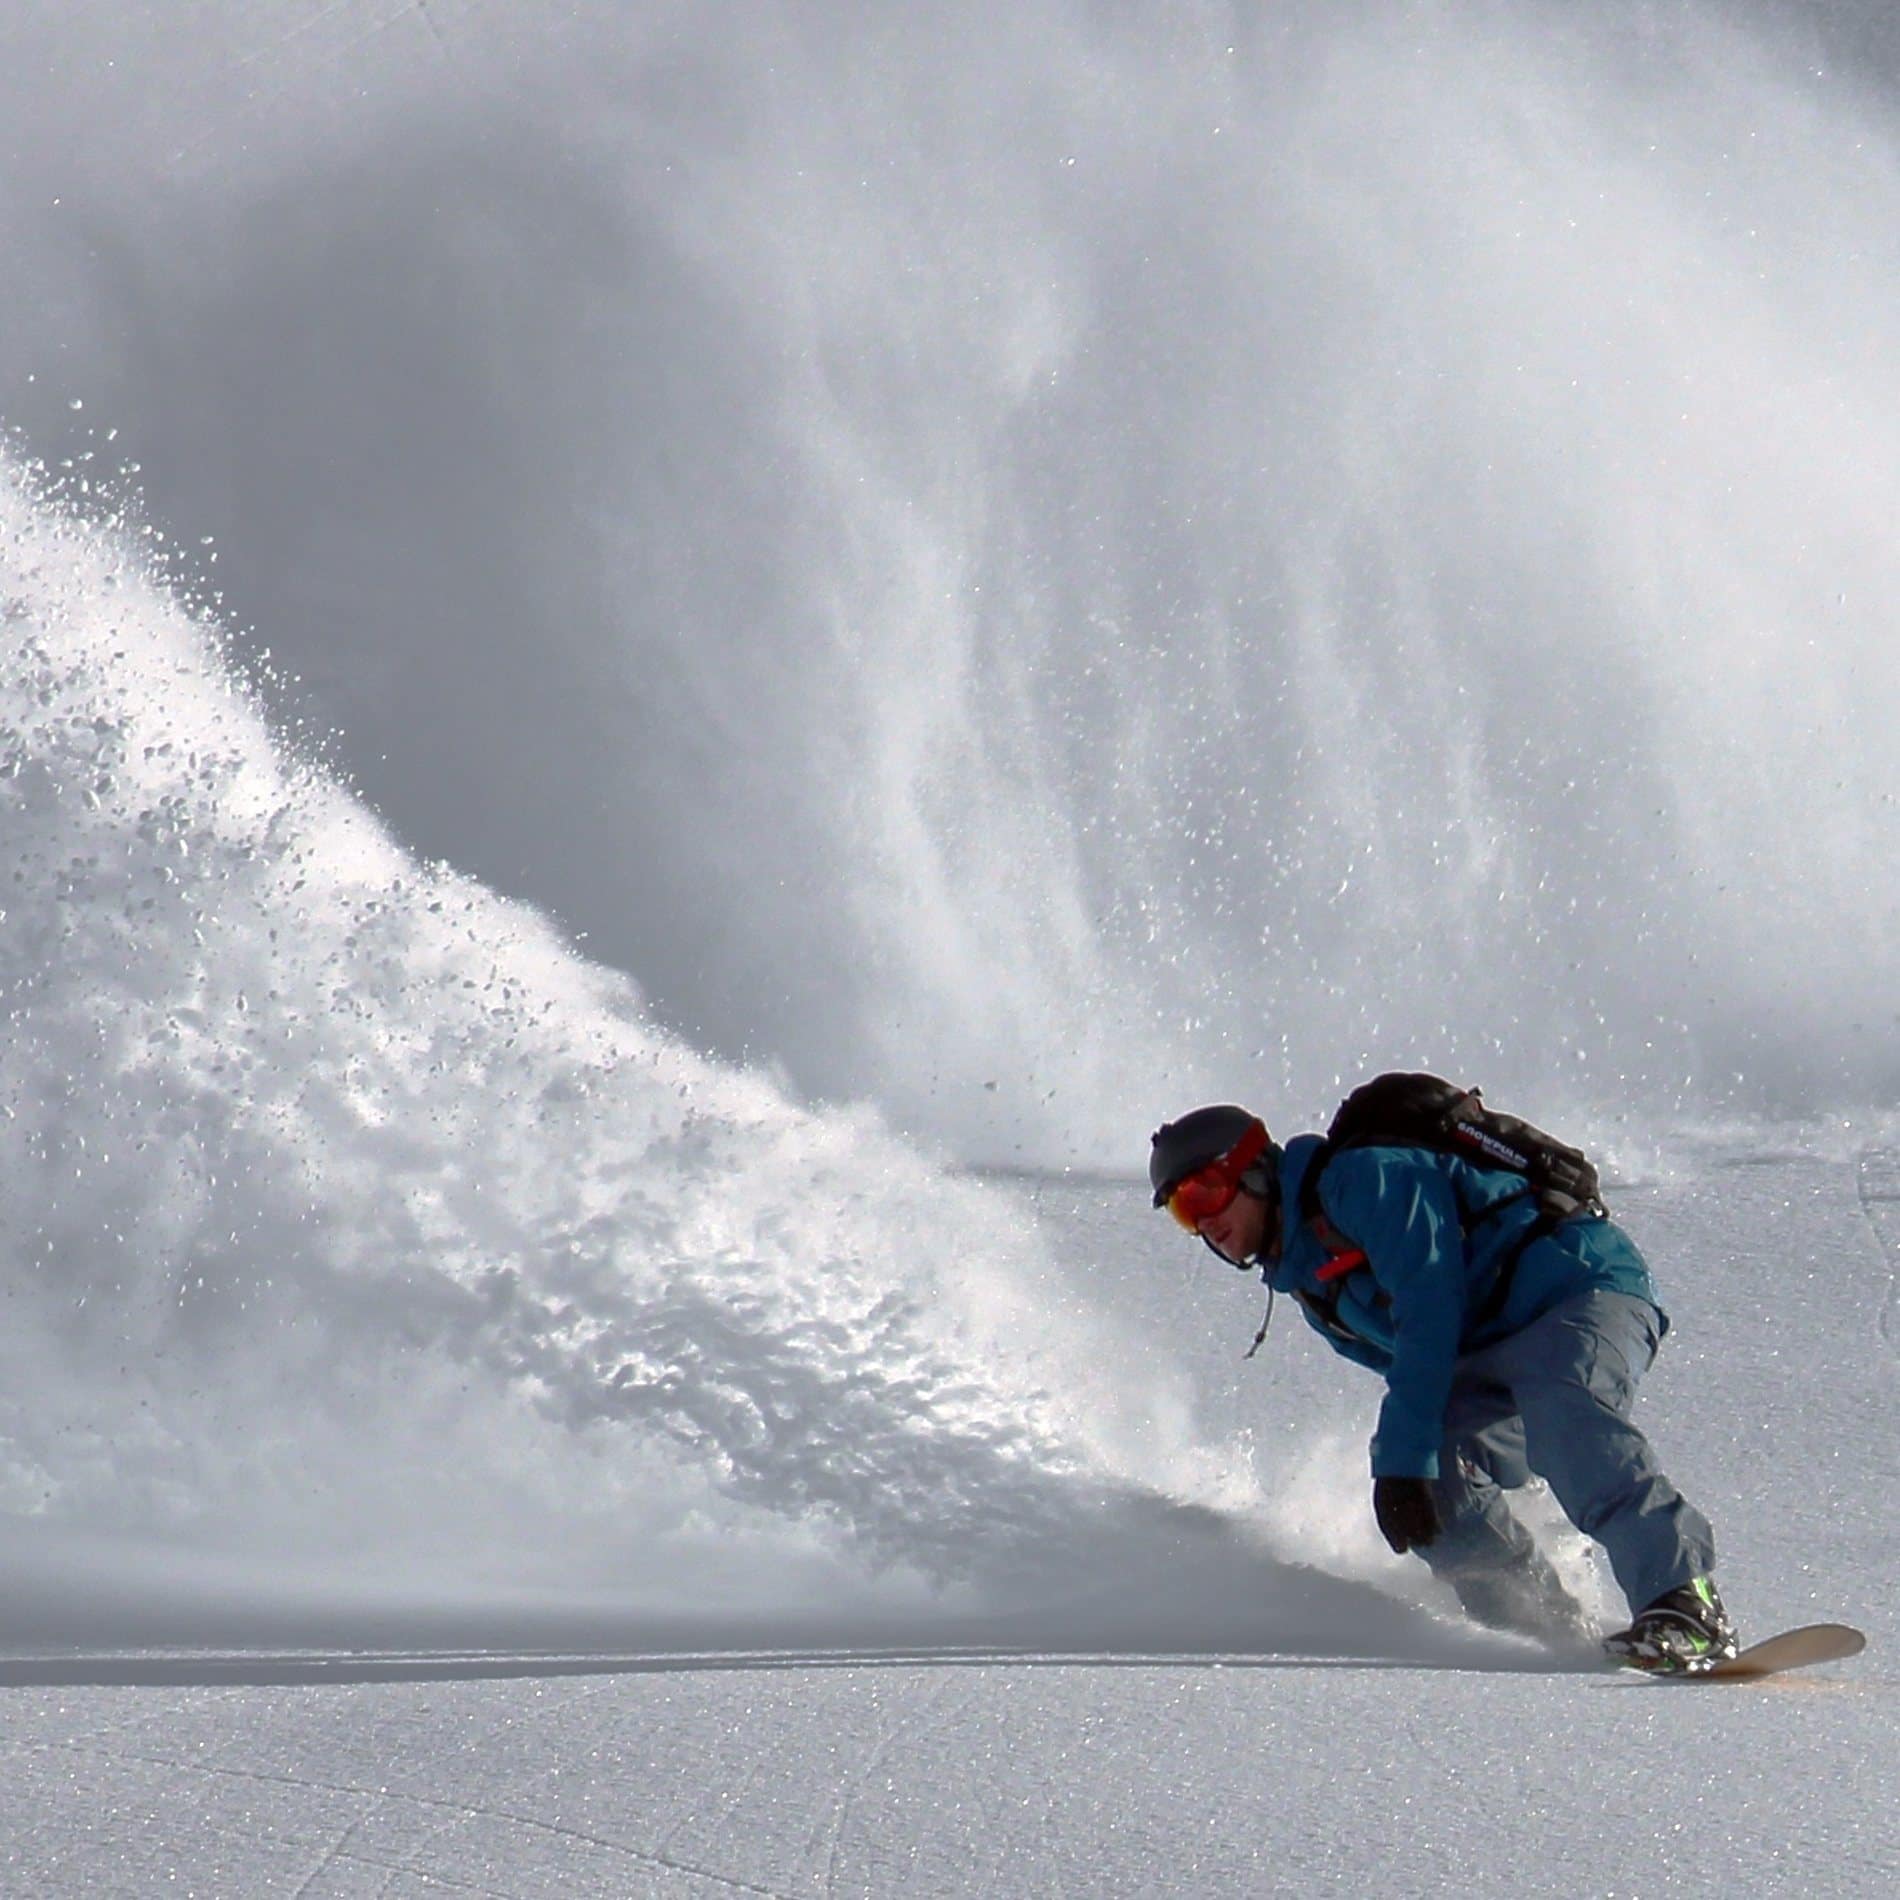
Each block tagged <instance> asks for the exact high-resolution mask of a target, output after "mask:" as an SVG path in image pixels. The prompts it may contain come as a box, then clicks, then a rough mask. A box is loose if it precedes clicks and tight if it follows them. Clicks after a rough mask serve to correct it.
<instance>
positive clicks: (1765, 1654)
mask: <svg viewBox="0 0 1900 1900" xmlns="http://www.w3.org/2000/svg"><path fill="white" fill-rule="evenodd" d="M1866 1647H1867V1638H1866V1637H1865V1636H1863V1635H1862V1634H1861V1633H1860V1631H1859V1630H1857V1629H1850V1628H1849V1627H1848V1625H1847V1624H1845V1623H1809V1624H1807V1625H1806V1626H1804V1627H1803V1628H1801V1629H1798V1630H1783V1631H1782V1632H1781V1634H1780V1635H1779V1636H1770V1637H1769V1638H1768V1639H1767V1640H1766V1641H1765V1642H1760V1643H1751V1644H1750V1645H1749V1647H1748V1648H1746V1649H1745V1650H1743V1651H1742V1653H1741V1654H1740V1655H1739V1656H1731V1657H1730V1658H1729V1659H1728V1660H1727V1661H1726V1662H1719V1663H1717V1664H1716V1665H1715V1667H1714V1668H1713V1669H1704V1670H1702V1671H1701V1672H1700V1673H1699V1674H1696V1675H1690V1674H1689V1673H1687V1672H1686V1671H1670V1672H1663V1671H1651V1670H1639V1671H1638V1672H1637V1673H1638V1674H1640V1675H1649V1676H1651V1677H1652V1678H1653V1680H1655V1681H1657V1682H1759V1681H1760V1680H1761V1678H1762V1677H1764V1676H1778V1675H1780V1674H1781V1672H1782V1671H1783V1670H1784V1669H1806V1668H1809V1667H1810V1666H1811V1665H1812V1664H1814V1663H1824V1662H1840V1661H1842V1660H1843V1659H1844V1658H1846V1657H1848V1656H1858V1655H1859V1654H1860V1652H1861V1651H1862V1650H1863V1649H1865V1648H1866ZM1624 1667H1626V1668H1629V1667H1633V1665H1631V1664H1625V1665H1624Z"/></svg>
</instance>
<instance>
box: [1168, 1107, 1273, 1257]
mask: <svg viewBox="0 0 1900 1900" xmlns="http://www.w3.org/2000/svg"><path fill="white" fill-rule="evenodd" d="M1266 1148H1267V1131H1266V1129H1265V1128H1263V1127H1262V1126H1261V1125H1260V1124H1259V1123H1258V1122H1256V1123H1255V1124H1254V1126H1253V1127H1251V1128H1250V1129H1248V1130H1247V1132H1246V1133H1245V1134H1244V1135H1242V1136H1241V1138H1240V1139H1239V1140H1238V1141H1237V1142H1235V1143H1234V1145H1233V1146H1232V1147H1231V1148H1229V1149H1228V1151H1227V1152H1226V1153H1225V1154H1224V1155H1222V1156H1221V1157H1220V1159H1219V1160H1218V1161H1210V1162H1209V1163H1208V1164H1207V1166H1206V1167H1204V1168H1196V1169H1195V1171H1194V1172H1193V1173H1192V1174H1188V1175H1183V1176H1182V1177H1181V1179H1180V1180H1179V1181H1178V1182H1176V1183H1175V1186H1174V1189H1173V1191H1172V1192H1171V1193H1170V1194H1169V1196H1168V1199H1167V1203H1166V1205H1167V1209H1168V1212H1169V1213H1170V1214H1172V1215H1173V1216H1174V1218H1175V1219H1176V1220H1177V1221H1179V1222H1180V1223H1181V1225H1182V1226H1183V1227H1184V1228H1186V1229H1187V1231H1188V1232H1189V1233H1190V1234H1198V1233H1199V1232H1200V1231H1201V1223H1202V1221H1206V1220H1212V1219H1213V1218H1214V1216H1215V1215H1216V1214H1220V1213H1224V1212H1225V1211H1226V1210H1227V1209H1228V1208H1230V1207H1231V1206H1232V1205H1233V1204H1234V1196H1235V1195H1236V1194H1238V1193H1239V1192H1240V1178H1241V1176H1242V1175H1244V1174H1245V1173H1246V1172H1247V1170H1248V1169H1249V1168H1251V1167H1252V1166H1253V1164H1254V1163H1255V1162H1256V1161H1258V1160H1259V1159H1260V1157H1261V1156H1262V1155H1263V1154H1264V1153H1265V1152H1266Z"/></svg>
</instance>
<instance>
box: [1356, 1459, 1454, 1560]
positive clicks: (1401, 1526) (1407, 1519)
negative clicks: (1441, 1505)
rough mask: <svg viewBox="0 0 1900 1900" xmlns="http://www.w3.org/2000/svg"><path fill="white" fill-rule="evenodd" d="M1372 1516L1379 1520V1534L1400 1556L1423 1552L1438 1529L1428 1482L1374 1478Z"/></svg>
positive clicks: (1436, 1513)
mask: <svg viewBox="0 0 1900 1900" xmlns="http://www.w3.org/2000/svg"><path fill="white" fill-rule="evenodd" d="M1372 1515H1373V1516H1374V1517H1376V1518H1377V1519H1378V1520H1379V1534H1380V1535H1381V1536H1382V1537H1383V1538H1384V1539H1385V1541H1386V1542H1387V1543H1388V1544H1390V1545H1391V1546H1392V1548H1393V1549H1394V1550H1395V1551H1397V1552H1398V1553H1399V1555H1400V1556H1403V1555H1404V1554H1405V1553H1406V1552H1407V1551H1408V1550H1422V1549H1424V1547H1425V1546H1426V1545H1427V1544H1429V1543H1430V1542H1431V1541H1432V1539H1433V1538H1435V1537H1436V1536H1437V1535H1438V1532H1439V1529H1440V1526H1439V1521H1438V1502H1437V1500H1436V1499H1435V1498H1434V1497H1433V1496H1432V1481H1431V1479H1429V1478H1374V1479H1373V1481H1372Z"/></svg>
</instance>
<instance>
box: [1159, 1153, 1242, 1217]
mask: <svg viewBox="0 0 1900 1900" xmlns="http://www.w3.org/2000/svg"><path fill="white" fill-rule="evenodd" d="M1239 1192H1240V1182H1239V1179H1238V1178H1237V1177H1236V1176H1234V1175H1231V1174H1229V1173H1228V1171H1227V1168H1226V1165H1225V1164H1224V1163H1222V1162H1219V1161H1216V1162H1215V1163H1214V1164H1213V1166H1212V1167H1208V1168H1203V1169H1202V1170H1201V1171H1200V1173H1199V1174H1190V1175H1189V1176H1188V1177H1187V1179H1186V1180H1185V1181H1183V1182H1182V1183H1181V1185H1180V1186H1179V1187H1178V1188H1176V1189H1175V1190H1174V1192H1173V1193H1172V1194H1170V1195H1169V1196H1168V1212H1169V1213H1170V1214H1172V1215H1173V1216H1174V1218H1175V1219H1176V1220H1178V1221H1179V1222H1180V1223H1181V1225H1182V1226H1183V1227H1185V1228H1186V1229H1187V1230H1188V1232H1189V1233H1190V1234H1196V1233H1199V1232H1200V1229H1201V1222H1202V1221H1204V1220H1212V1219H1213V1218H1214V1216H1215V1215H1216V1214H1218V1213H1220V1212H1221V1210H1222V1209H1223V1208H1226V1207H1230V1206H1232V1204H1233V1199H1234V1196H1235V1195H1236V1194H1238V1193H1239Z"/></svg>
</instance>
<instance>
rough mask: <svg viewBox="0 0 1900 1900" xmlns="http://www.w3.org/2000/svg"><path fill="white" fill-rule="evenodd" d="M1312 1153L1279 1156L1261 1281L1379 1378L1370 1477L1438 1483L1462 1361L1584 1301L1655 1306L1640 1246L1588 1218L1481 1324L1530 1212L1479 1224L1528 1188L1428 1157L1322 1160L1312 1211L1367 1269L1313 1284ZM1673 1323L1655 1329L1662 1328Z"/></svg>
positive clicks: (1321, 1258) (1513, 1178)
mask: <svg viewBox="0 0 1900 1900" xmlns="http://www.w3.org/2000/svg"><path fill="white" fill-rule="evenodd" d="M1319 1146H1320V1138H1319V1136H1317V1135H1298V1136H1296V1137H1295V1138H1294V1139H1293V1140H1292V1141H1290V1142H1288V1143H1287V1145H1286V1149H1285V1152H1284V1153H1283V1154H1282V1156H1281V1158H1280V1203H1281V1235H1280V1257H1279V1258H1278V1259H1277V1260H1274V1261H1271V1262H1270V1263H1268V1266H1267V1279H1268V1281H1269V1283H1270V1284H1271V1285H1272V1286H1273V1287H1274V1289H1275V1290H1276V1291H1278V1292H1281V1293H1292V1294H1295V1295H1297V1296H1299V1298H1300V1304H1301V1309H1302V1311H1304V1312H1305V1314H1306V1318H1307V1323H1308V1324H1309V1325H1311V1326H1312V1327H1313V1328H1314V1329H1315V1330H1316V1331H1317V1332H1318V1333H1320V1334H1321V1336H1322V1337H1323V1338H1324V1339H1325V1340H1326V1342H1327V1344H1328V1345H1330V1346H1331V1347H1332V1348H1333V1350H1334V1351H1335V1352H1339V1353H1344V1354H1345V1356H1346V1357H1347V1358H1348V1359H1356V1360H1357V1361H1358V1362H1359V1363H1360V1364H1361V1365H1362V1366H1370V1367H1371V1368H1372V1370H1373V1371H1374V1372H1377V1373H1380V1374H1382V1375H1383V1376H1384V1379H1385V1386H1386V1392H1385V1403H1384V1404H1383V1405H1382V1406H1381V1407H1380V1410H1379V1427H1378V1430H1377V1431H1376V1432H1375V1433H1374V1434H1373V1438H1372V1471H1373V1475H1374V1476H1375V1477H1381V1478H1385V1477H1395V1478H1435V1477H1437V1475H1438V1446H1439V1441H1440V1440H1441V1438H1442V1437H1443V1436H1444V1422H1445V1404H1446V1401H1447V1399H1448V1398H1449V1397H1450V1394H1451V1382H1452V1374H1453V1370H1454V1368H1455V1366H1456V1364H1457V1361H1458V1358H1459V1355H1460V1354H1461V1353H1466V1352H1472V1351H1475V1350H1477V1349H1478V1348H1479V1347H1481V1346H1488V1345H1490V1344H1492V1343H1493V1342H1494V1341H1495V1340H1499V1339H1502V1338H1505V1337H1506V1336H1507V1335H1508V1334H1511V1333H1515V1332H1519V1331H1521V1330H1522V1329H1523V1328H1524V1327H1526V1326H1528V1325H1529V1324H1530V1323H1531V1321H1532V1320H1534V1319H1537V1318H1539V1317H1540V1316H1541V1315H1543V1314H1545V1313H1547V1312H1549V1311H1550V1309H1551V1308H1552V1307H1554V1306H1557V1305H1559V1304H1561V1303H1562V1302H1563V1301H1565V1300H1568V1299H1574V1298H1575V1297H1576V1296H1577V1295H1578V1294H1580V1293H1587V1292H1590V1291H1592V1290H1596V1289H1603V1290H1607V1291H1610V1292H1615V1293H1633V1294H1634V1295H1636V1297H1637V1298H1638V1299H1643V1300H1647V1301H1649V1303H1650V1304H1651V1305H1652V1306H1654V1305H1655V1304H1656V1292H1655V1288H1654V1287H1653V1286H1652V1285H1651V1283H1650V1278H1649V1265H1648V1263H1647V1262H1646V1261H1645V1260H1644V1258H1643V1256H1642V1255H1641V1253H1639V1252H1638V1251H1637V1248H1636V1243H1635V1242H1634V1241H1632V1240H1631V1239H1630V1237H1629V1236H1628V1235H1627V1234H1626V1233H1624V1232H1623V1230H1622V1229H1621V1228H1620V1227H1618V1226H1617V1225H1616V1223H1615V1222H1614V1221H1610V1220H1600V1219H1591V1218H1588V1217H1583V1218H1579V1219H1576V1220H1569V1221H1565V1222H1564V1223H1563V1224H1562V1225H1561V1226H1560V1227H1558V1228H1557V1229H1556V1230H1555V1231H1554V1232H1553V1233H1551V1234H1549V1235H1547V1236H1546V1237H1544V1238H1543V1239H1540V1240H1535V1241H1533V1242H1531V1244H1530V1245H1529V1246H1528V1247H1526V1248H1525V1249H1524V1253H1523V1256H1522V1258H1521V1259H1520V1260H1519V1262H1518V1266H1517V1271H1516V1273H1515V1275H1514V1276H1513V1277H1512V1281H1511V1290H1510V1296H1509V1298H1508V1299H1507V1300H1506V1301H1505V1303H1504V1306H1503V1308H1502V1309H1501V1310H1500V1311H1499V1312H1498V1314H1497V1315H1496V1317H1495V1318H1493V1319H1489V1320H1486V1321H1484V1322H1483V1323H1482V1324H1480V1323H1479V1318H1478V1316H1479V1315H1480V1314H1481V1313H1482V1311H1483V1309H1484V1306H1485V1302H1486V1299H1487V1298H1488V1296H1489V1295H1490V1293H1491V1291H1492V1289H1493V1287H1494V1285H1495V1284H1496V1280H1497V1273H1498V1268H1499V1267H1500V1265H1501V1264H1502V1263H1503V1262H1504V1261H1505V1259H1506V1258H1507V1257H1508V1256H1509V1254H1510V1251H1511V1249H1512V1247H1513V1246H1514V1245H1515V1244H1516V1242H1517V1241H1518V1240H1519V1239H1520V1238H1521V1237H1522V1235H1523V1233H1524V1231H1525V1229H1526V1228H1528V1227H1529V1226H1530V1225H1531V1224H1532V1223H1533V1222H1534V1221H1535V1220H1536V1219H1537V1217H1538V1216H1537V1209H1536V1206H1535V1204H1534V1203H1533V1202H1531V1201H1529V1200H1523V1201H1520V1202H1518V1203H1517V1204H1515V1205H1513V1206H1510V1207H1506V1208H1503V1209H1502V1210H1501V1211H1500V1212H1498V1213H1496V1214H1494V1215H1492V1216H1491V1217H1490V1218H1488V1219H1485V1220H1481V1221H1477V1222H1475V1223H1474V1222H1473V1220H1472V1216H1473V1215H1474V1214H1477V1213H1479V1212H1481V1211H1482V1210H1483V1209H1484V1208H1486V1207H1489V1206H1491V1205H1493V1204H1494V1203H1496V1202H1499V1201H1502V1200H1504V1199H1506V1198H1507V1197H1508V1196H1511V1195H1513V1194H1520V1193H1522V1191H1523V1187H1524V1179H1523V1176H1521V1175H1518V1174H1513V1173H1510V1172H1509V1171H1508V1170H1504V1169H1500V1168H1480V1167H1474V1166H1473V1165H1472V1164H1471V1163H1470V1162H1469V1161H1465V1160H1462V1159H1460V1158H1459V1157H1458V1156H1456V1155H1441V1154H1435V1153H1433V1152H1432V1151H1431V1150H1430V1149H1427V1148H1348V1149H1345V1150H1344V1151H1343V1152H1341V1153H1339V1154H1337V1155H1335V1156H1334V1157H1333V1159H1332V1160H1331V1161H1330V1162H1328V1164H1327V1166H1326V1170H1325V1172H1324V1173H1323V1174H1322V1175H1321V1176H1320V1181H1319V1201H1320V1207H1321V1209H1322V1210H1323V1211H1324V1213H1325V1215H1326V1218H1327V1219H1328V1220H1329V1221H1330V1222H1331V1223H1332V1225H1333V1226H1334V1227H1335V1228H1337V1229H1338V1231H1339V1234H1340V1235H1341V1236H1342V1237H1344V1238H1345V1239H1347V1240H1349V1241H1350V1242H1351V1244H1352V1245H1353V1246H1354V1247H1358V1248H1363V1249H1364V1250H1365V1254H1366V1264H1365V1265H1364V1266H1361V1267H1358V1268H1356V1269H1355V1270H1354V1271H1352V1272H1350V1273H1348V1274H1346V1275H1345V1276H1344V1277H1343V1278H1341V1279H1336V1280H1334V1281H1332V1282H1330V1283H1328V1282H1325V1281H1322V1280H1321V1279H1320V1277H1319V1272H1320V1269H1321V1268H1322V1267H1323V1266H1325V1265H1326V1263H1327V1260H1328V1258H1329V1257H1330V1255H1329V1252H1328V1249H1327V1247H1326V1246H1325V1245H1324V1243H1322V1241H1321V1239H1320V1237H1319V1235H1318V1234H1317V1233H1315V1232H1314V1230H1313V1228H1312V1227H1311V1225H1310V1224H1308V1223H1306V1222H1303V1221H1302V1220H1301V1219H1300V1183H1301V1181H1302V1180H1303V1179H1304V1178H1305V1175H1306V1170H1307V1168H1308V1166H1309V1165H1310V1163H1311V1162H1312V1160H1313V1156H1314V1154H1315V1152H1316V1151H1317V1150H1318V1148H1319ZM1658 1311H1659V1314H1660V1309H1658ZM1668 1324H1669V1321H1668V1319H1667V1317H1662V1318H1661V1325H1662V1327H1663V1328H1664V1329H1665V1330H1666V1329H1667V1327H1668Z"/></svg>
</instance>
